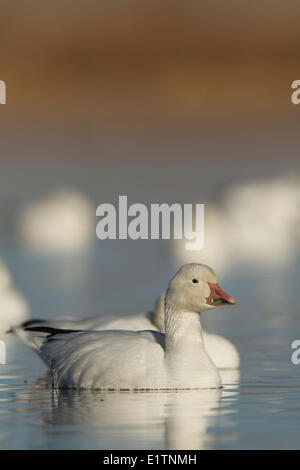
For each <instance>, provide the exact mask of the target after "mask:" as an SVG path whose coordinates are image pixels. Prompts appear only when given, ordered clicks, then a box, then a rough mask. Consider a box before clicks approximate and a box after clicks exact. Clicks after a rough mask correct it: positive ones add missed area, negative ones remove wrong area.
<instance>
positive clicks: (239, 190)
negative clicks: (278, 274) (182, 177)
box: [172, 175, 300, 274]
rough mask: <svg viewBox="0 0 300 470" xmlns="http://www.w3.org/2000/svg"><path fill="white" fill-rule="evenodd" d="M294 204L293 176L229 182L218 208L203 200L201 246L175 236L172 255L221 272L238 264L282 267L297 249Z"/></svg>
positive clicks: (298, 218)
mask: <svg viewBox="0 0 300 470" xmlns="http://www.w3.org/2000/svg"><path fill="white" fill-rule="evenodd" d="M200 202H201V201H200ZM299 207H300V178H299V177H298V176H297V175H292V176H291V175H279V176H277V177H274V178H268V179H252V180H246V181H244V182H241V183H238V184H234V185H232V186H230V187H229V188H228V189H227V190H226V191H225V192H224V193H223V194H222V195H221V203H220V205H219V206H216V205H215V204H214V203H210V202H209V203H207V204H205V214H204V232H205V236H204V247H203V249H201V250H199V251H187V250H186V249H185V240H175V241H174V242H173V245H172V247H173V250H172V251H173V254H174V256H175V258H176V260H179V261H180V262H192V261H196V262H199V263H202V262H204V263H207V264H210V263H211V264H213V265H214V266H216V267H217V269H218V270H219V271H220V272H222V273H223V274H226V273H228V272H229V271H230V270H231V269H232V268H233V267H235V266H237V265H238V264H239V265H241V263H242V266H243V269H248V268H252V267H254V268H255V269H257V268H260V269H261V270H268V269H281V268H284V267H286V266H288V264H289V262H290V261H291V259H292V257H293V255H294V252H295V250H297V249H298V248H299V241H300V211H299Z"/></svg>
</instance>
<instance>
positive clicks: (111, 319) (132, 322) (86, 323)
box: [14, 292, 240, 369]
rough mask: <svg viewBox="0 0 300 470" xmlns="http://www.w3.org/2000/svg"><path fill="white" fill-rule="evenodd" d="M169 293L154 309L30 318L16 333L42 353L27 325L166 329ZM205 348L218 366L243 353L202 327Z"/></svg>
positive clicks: (231, 364) (235, 361) (232, 364)
mask: <svg viewBox="0 0 300 470" xmlns="http://www.w3.org/2000/svg"><path fill="white" fill-rule="evenodd" d="M164 300H165V292H163V293H162V294H161V295H160V296H159V297H158V299H157V301H156V304H155V310H154V312H142V313H138V314H135V315H128V316H123V317H118V316H111V315H109V316H106V317H92V318H73V317H63V318H58V319H56V320H49V321H48V320H30V321H29V322H26V323H24V324H23V325H20V326H19V327H18V328H15V329H14V332H15V333H16V334H17V336H19V338H21V339H22V341H23V342H24V343H26V344H27V345H28V346H30V347H31V348H32V349H33V350H35V351H36V352H37V353H38V354H39V347H40V345H38V346H37V344H36V340H35V338H32V333H31V332H29V331H26V328H27V327H29V326H30V327H31V328H32V327H44V328H45V327H50V328H54V329H59V328H60V329H68V330H69V329H72V330H84V331H87V330H102V331H103V330H132V331H141V330H154V331H160V332H162V333H163V332H164V331H165V325H164ZM202 333H203V341H204V345H205V349H206V351H207V353H208V355H209V356H210V358H211V359H212V361H213V362H214V364H215V365H216V366H217V368H218V369H235V368H238V367H239V365H240V356H239V353H238V351H237V349H236V347H235V346H234V345H233V344H232V343H231V342H230V341H229V340H228V339H226V338H224V337H223V336H220V335H216V334H212V333H208V332H207V331H205V330H202Z"/></svg>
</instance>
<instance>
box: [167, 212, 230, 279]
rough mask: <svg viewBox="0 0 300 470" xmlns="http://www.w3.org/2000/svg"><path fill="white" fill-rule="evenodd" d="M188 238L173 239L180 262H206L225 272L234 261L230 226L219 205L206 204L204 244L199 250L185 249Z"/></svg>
mask: <svg viewBox="0 0 300 470" xmlns="http://www.w3.org/2000/svg"><path fill="white" fill-rule="evenodd" d="M186 241H187V240H186V239H185V238H183V239H182V240H173V241H172V253H173V255H174V258H175V259H176V261H178V262H179V263H204V264H208V265H210V264H211V265H213V266H214V267H215V269H216V270H217V271H218V272H219V273H221V274H224V273H226V272H227V270H228V269H229V268H230V265H231V262H232V253H231V243H230V239H229V227H228V225H227V223H226V219H225V215H224V213H223V212H222V210H221V209H219V208H218V207H217V205H215V204H213V203H208V204H205V214H204V246H203V248H202V249H201V250H199V251H196V250H195V251H191V250H186V249H185V244H186Z"/></svg>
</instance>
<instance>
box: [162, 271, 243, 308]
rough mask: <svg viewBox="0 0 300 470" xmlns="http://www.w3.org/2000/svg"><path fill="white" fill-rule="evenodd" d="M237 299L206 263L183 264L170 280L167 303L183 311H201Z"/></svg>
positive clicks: (231, 303) (232, 302)
mask: <svg viewBox="0 0 300 470" xmlns="http://www.w3.org/2000/svg"><path fill="white" fill-rule="evenodd" d="M235 303H236V301H235V299H234V298H233V297H231V296H230V295H228V294H227V293H226V292H225V291H223V289H221V287H220V286H219V284H218V280H217V276H216V274H215V272H214V271H213V270H212V269H211V268H210V267H208V266H205V265H204V264H196V263H190V264H185V265H183V266H182V267H181V268H180V269H179V270H178V271H177V273H176V274H175V276H174V277H173V278H172V279H171V281H170V282H169V286H168V290H167V292H166V297H165V305H166V306H167V305H168V304H172V305H173V307H175V308H176V310H179V311H181V312H196V313H200V312H203V311H204V310H208V309H212V308H215V307H217V306H219V305H226V304H229V305H233V304H235Z"/></svg>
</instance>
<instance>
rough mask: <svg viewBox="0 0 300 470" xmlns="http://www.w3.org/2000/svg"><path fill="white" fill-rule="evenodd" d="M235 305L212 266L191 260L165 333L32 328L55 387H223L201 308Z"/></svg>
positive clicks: (179, 276)
mask: <svg viewBox="0 0 300 470" xmlns="http://www.w3.org/2000/svg"><path fill="white" fill-rule="evenodd" d="M222 304H235V300H234V299H233V298H232V297H230V296H229V295H228V294H226V293H225V292H224V291H223V290H222V289H221V288H220V287H219V286H218V283H217V278H216V275H215V273H214V272H213V270H212V269H210V268H209V267H207V266H204V265H200V264H187V265H184V266H183V267H181V268H180V269H179V271H178V272H177V273H176V274H175V276H174V277H173V278H172V279H171V281H170V283H169V286H168V290H167V292H166V298H165V333H159V332H157V331H121V330H117V331H111V330H109V331H82V332H78V331H75V332H74V331H72V330H56V329H54V328H50V327H43V326H41V327H34V326H32V327H30V326H28V327H27V328H26V330H27V332H28V333H29V332H31V333H30V334H31V335H32V341H34V342H35V344H36V347H37V348H38V349H39V352H40V355H41V356H42V358H43V359H44V360H45V361H46V362H47V363H48V364H49V366H50V367H51V372H52V380H53V386H54V387H57V388H87V389H114V390H116V389H117V390H120V389H126V390H127V389H129V390H131V389H187V388H188V389H189V388H219V387H221V377H220V374H219V372H218V369H217V368H216V366H215V365H214V363H213V362H212V360H211V358H210V357H209V355H208V354H207V352H206V349H205V347H204V344H203V338H202V328H201V323H200V313H201V312H202V311H204V310H208V309H212V308H215V307H216V306H218V305H222Z"/></svg>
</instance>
